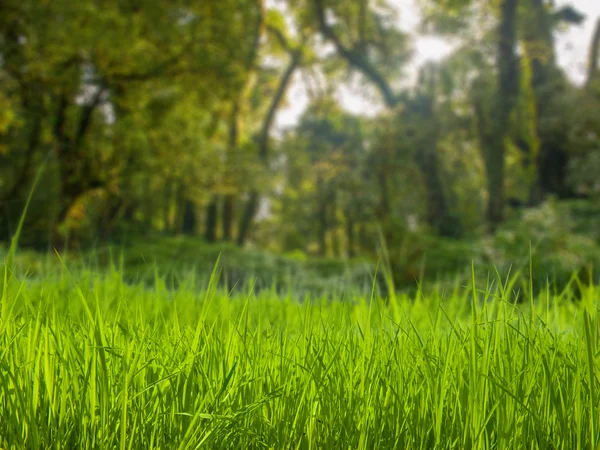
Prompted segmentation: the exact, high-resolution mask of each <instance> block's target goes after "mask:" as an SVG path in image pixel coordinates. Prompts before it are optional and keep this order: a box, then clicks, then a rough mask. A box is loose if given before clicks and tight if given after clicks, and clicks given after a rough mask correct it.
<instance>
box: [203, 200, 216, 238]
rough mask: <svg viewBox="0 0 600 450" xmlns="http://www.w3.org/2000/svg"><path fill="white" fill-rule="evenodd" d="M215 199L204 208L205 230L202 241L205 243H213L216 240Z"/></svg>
mask: <svg viewBox="0 0 600 450" xmlns="http://www.w3.org/2000/svg"><path fill="white" fill-rule="evenodd" d="M218 209H219V208H218V203H217V198H216V197H215V198H213V199H212V200H211V202H210V203H209V204H208V206H207V207H206V230H205V232H204V239H206V242H215V241H216V240H217V218H218Z"/></svg>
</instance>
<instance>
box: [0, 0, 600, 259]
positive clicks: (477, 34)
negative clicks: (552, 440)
mask: <svg viewBox="0 0 600 450" xmlns="http://www.w3.org/2000/svg"><path fill="white" fill-rule="evenodd" d="M418 7H419V8H420V12H421V15H422V19H423V20H422V27H421V28H422V33H424V34H425V33H426V34H435V35H437V36H444V37H447V38H448V39H451V40H452V41H453V42H455V43H456V46H455V48H454V50H453V52H452V53H451V54H450V56H448V57H447V58H445V59H444V60H442V61H440V62H436V63H427V64H425V65H424V66H423V67H421V68H420V69H419V76H418V80H417V82H416V83H415V84H414V85H410V86H408V85H407V83H403V82H402V81H403V80H404V79H405V78H406V71H407V70H408V68H409V67H411V64H412V61H413V60H414V55H413V53H412V46H411V44H412V41H411V36H410V35H409V34H408V33H407V31H406V30H402V29H400V28H399V27H398V26H397V21H396V20H395V15H396V14H397V13H398V12H397V11H396V10H395V9H394V8H393V7H392V6H391V5H389V4H387V3H386V2H375V1H369V0H298V1H291V0H280V1H276V2H265V1H263V0H220V1H218V2H212V1H208V2H195V1H192V2H190V1H178V0H175V1H169V2H154V1H150V0H111V1H108V2H102V4H100V3H99V2H97V1H94V0H82V1H80V2H77V4H73V2H71V1H69V0H56V1H52V2H40V1H32V0H19V1H16V0H5V1H3V2H2V3H1V4H0V214H1V217H0V224H1V227H2V229H1V230H0V231H1V233H2V236H4V237H6V238H8V237H9V236H10V234H11V231H12V230H13V229H14V227H15V226H16V223H17V221H18V217H19V214H20V211H21V210H22V208H23V206H24V203H25V199H26V197H27V194H28V193H29V190H30V189H31V186H32V182H33V180H34V178H35V176H36V173H37V170H38V168H39V167H40V166H41V165H42V164H45V169H44V172H43V174H42V178H41V180H40V186H39V188H38V192H37V193H36V195H35V196H34V198H35V200H34V202H33V204H32V205H31V210H30V213H29V214H28V217H27V221H26V230H27V231H28V232H29V236H30V237H29V241H30V242H31V243H32V244H34V245H47V244H48V243H50V244H51V245H53V246H55V247H64V246H66V245H76V244H77V243H96V242H98V240H110V239H112V238H114V237H115V236H118V235H119V233H120V232H121V231H123V230H134V231H136V232H148V231H151V230H153V231H161V232H166V233H184V234H190V235H201V236H203V237H204V238H205V240H206V241H208V242H214V241H217V240H221V241H227V242H232V243H235V244H236V245H239V246H244V245H247V244H248V243H249V242H251V243H252V244H253V245H257V246H261V247H266V248H269V249H273V250H276V251H293V250H300V251H303V252H309V253H316V254H321V255H333V256H348V257H352V256H355V255H358V254H365V253H368V252H370V251H373V248H374V246H375V243H376V241H377V240H378V239H379V235H380V233H383V235H384V237H385V239H386V240H387V241H388V242H390V243H398V242H400V240H401V239H402V238H403V236H405V235H406V233H409V232H411V231H414V230H421V231H423V232H425V233H428V234H432V235H437V236H443V237H451V238H464V237H468V236H472V235H474V234H481V233H488V232H493V231H494V230H495V229H496V228H497V227H498V226H500V225H501V224H502V223H503V222H504V220H505V219H506V217H507V214H508V215H510V213H511V209H512V208H514V207H518V206H524V207H532V206H536V205H539V204H541V203H542V202H543V201H544V200H546V199H548V198H550V197H555V198H559V199H570V198H585V199H588V200H589V201H594V198H597V195H598V192H599V191H600V186H599V185H598V182H597V176H596V174H597V173H598V171H599V170H600V135H599V130H600V75H599V70H598V69H599V64H600V61H599V59H600V58H599V50H598V48H599V45H600V22H599V23H598V24H596V31H595V34H594V36H593V38H592V41H591V42H590V43H589V61H588V68H587V78H586V81H585V84H584V85H583V86H576V85H574V84H573V83H572V82H570V81H569V79H568V78H567V76H566V75H565V73H564V72H563V71H562V69H561V68H560V67H559V66H558V63H557V55H556V43H555V35H556V32H557V30H558V29H560V27H565V26H579V25H580V24H581V23H582V22H583V21H584V20H589V19H586V18H585V17H584V16H583V15H582V14H581V13H580V12H578V11H577V10H576V9H574V8H573V7H570V6H567V7H561V8H558V7H555V6H554V3H553V2H549V1H545V0H527V1H521V2H519V1H517V0H498V1H493V2H489V1H483V0H457V1H452V2H444V3H441V4H440V3H439V2H437V1H433V0H420V1H419V2H418ZM298 80H302V81H303V82H304V84H305V85H306V86H307V87H308V96H309V100H310V103H309V106H308V108H307V109H306V111H305V112H304V113H303V115H302V116H301V118H300V120H299V122H298V123H297V124H296V125H295V126H293V127H289V128H288V129H286V130H285V131H284V132H283V133H280V134H279V135H276V133H275V132H274V131H275V130H274V126H275V120H276V117H277V114H278V113H279V112H280V111H281V110H282V109H283V108H284V107H285V106H286V105H287V104H288V103H289V102H290V101H293V99H290V98H289V95H288V94H289V92H288V91H289V89H290V86H291V85H292V83H293V82H294V81H298ZM349 80H359V81H358V82H359V83H360V84H361V85H362V86H363V87H364V90H365V91H366V92H367V93H371V94H373V93H374V94H376V95H377V96H378V99H379V102H380V103H382V104H383V105H384V106H385V108H384V109H383V111H382V112H381V113H379V114H377V115H376V116H375V117H366V116H361V115H354V114H350V113H348V112H347V111H345V110H344V109H343V108H342V107H341V106H340V105H339V102H338V101H337V97H336V92H337V91H336V89H337V87H338V86H339V85H340V84H343V83H346V82H348V81H349Z"/></svg>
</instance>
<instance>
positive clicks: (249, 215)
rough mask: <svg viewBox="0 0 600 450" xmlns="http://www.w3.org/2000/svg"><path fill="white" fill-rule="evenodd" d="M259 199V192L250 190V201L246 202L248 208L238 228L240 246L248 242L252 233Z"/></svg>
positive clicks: (238, 243)
mask: <svg viewBox="0 0 600 450" xmlns="http://www.w3.org/2000/svg"><path fill="white" fill-rule="evenodd" d="M258 201H259V197H258V192H256V191H252V192H250V198H249V199H248V203H246V209H245V210H244V214H243V215H242V218H241V220H240V227H239V229H238V237H237V240H236V243H237V245H239V246H240V247H242V246H243V245H244V244H245V243H246V239H247V238H248V235H249V233H250V226H251V225H252V221H253V220H254V216H255V215H256V211H257V209H258Z"/></svg>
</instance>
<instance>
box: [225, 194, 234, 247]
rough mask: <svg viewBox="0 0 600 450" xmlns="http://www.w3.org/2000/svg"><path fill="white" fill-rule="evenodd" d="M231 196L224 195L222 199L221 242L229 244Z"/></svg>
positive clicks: (231, 233) (231, 211)
mask: <svg viewBox="0 0 600 450" xmlns="http://www.w3.org/2000/svg"><path fill="white" fill-rule="evenodd" d="M233 212H234V199H233V195H226V196H225V197H224V198H223V222H222V225H223V240H224V241H226V242H230V241H231V239H232V236H233Z"/></svg>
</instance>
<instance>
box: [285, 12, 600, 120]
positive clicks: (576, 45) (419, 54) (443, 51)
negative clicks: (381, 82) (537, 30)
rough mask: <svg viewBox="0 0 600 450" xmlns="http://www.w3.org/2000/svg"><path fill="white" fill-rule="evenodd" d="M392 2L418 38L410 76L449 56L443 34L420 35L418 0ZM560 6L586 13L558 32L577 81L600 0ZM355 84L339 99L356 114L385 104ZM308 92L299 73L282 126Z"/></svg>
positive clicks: (564, 63) (562, 54)
mask: <svg viewBox="0 0 600 450" xmlns="http://www.w3.org/2000/svg"><path fill="white" fill-rule="evenodd" d="M389 3H390V4H392V5H394V6H395V7H396V8H398V11H399V15H398V16H399V23H398V25H399V26H400V27H401V28H402V29H403V30H405V31H408V32H410V33H411V34H413V36H415V38H414V49H415V52H414V60H413V64H412V66H411V67H410V68H409V76H410V74H411V73H412V74H413V75H414V74H416V72H417V70H418V67H419V66H421V65H422V64H423V63H425V62H427V61H436V60H440V59H443V58H444V57H446V56H448V55H449V54H450V52H451V51H452V46H451V45H450V44H449V43H448V42H446V41H444V40H443V39H440V38H435V37H422V36H419V37H417V36H416V31H417V28H418V25H419V21H420V17H419V14H418V8H417V7H416V5H415V3H416V2H415V0H389ZM556 4H557V6H562V5H567V4H570V5H573V6H574V7H575V8H576V9H577V10H578V11H580V12H582V13H584V14H585V15H586V19H585V21H584V23H583V24H582V25H580V26H573V27H570V28H569V29H568V30H565V31H560V32H557V34H556V46H557V57H558V63H559V65H560V66H561V67H562V68H563V69H564V70H565V71H566V73H567V75H568V76H569V78H570V79H571V80H572V81H573V82H574V83H576V84H581V83H583V81H584V79H585V74H586V66H587V58H588V52H589V45H590V42H591V39H592V34H593V32H594V27H595V24H596V21H597V20H598V18H599V17H600V0H556ZM360 82H363V83H364V81H358V79H357V80H356V81H355V84H354V85H353V83H350V84H349V85H345V86H340V88H339V89H338V100H339V101H340V103H341V104H342V106H343V107H344V108H345V109H347V110H348V111H350V112H352V113H356V114H367V115H374V114H376V113H377V112H378V111H380V110H381V109H382V108H383V105H382V104H381V103H380V102H379V101H378V99H377V97H376V96H374V97H373V98H365V96H364V95H361V94H359V93H358V92H359V88H361V89H360V91H361V92H364V89H363V88H362V86H358V85H357V83H360ZM308 101H309V100H308V96H307V91H306V88H305V85H304V84H303V82H302V80H301V77H299V76H298V74H296V77H295V78H294V82H293V84H292V86H290V90H289V92H288V104H287V105H286V107H285V108H283V109H282V110H281V111H280V113H279V114H278V116H277V128H278V129H279V130H281V129H283V128H286V127H289V126H292V125H294V124H295V123H296V122H297V120H298V118H299V116H300V115H301V114H302V112H303V111H304V109H305V108H306V106H307V104H308Z"/></svg>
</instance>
